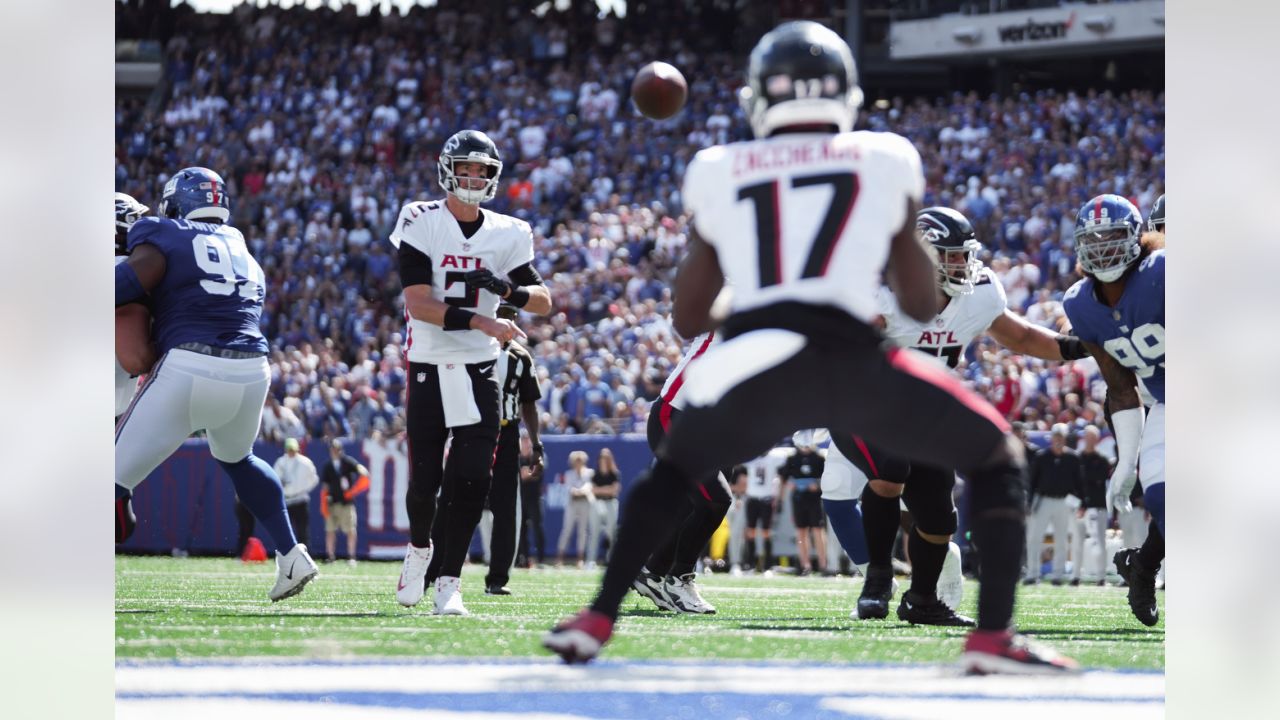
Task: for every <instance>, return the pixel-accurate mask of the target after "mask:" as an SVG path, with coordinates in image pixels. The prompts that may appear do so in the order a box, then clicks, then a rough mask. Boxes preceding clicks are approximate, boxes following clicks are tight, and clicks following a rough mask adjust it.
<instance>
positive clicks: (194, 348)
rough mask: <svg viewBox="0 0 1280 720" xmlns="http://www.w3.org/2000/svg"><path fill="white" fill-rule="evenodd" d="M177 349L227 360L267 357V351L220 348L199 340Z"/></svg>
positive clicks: (176, 348) (183, 344)
mask: <svg viewBox="0 0 1280 720" xmlns="http://www.w3.org/2000/svg"><path fill="white" fill-rule="evenodd" d="M174 349H175V350H187V351H189V352H193V353H199V354H201V355H208V356H210V357H216V358H226V359H227V360H251V359H253V358H260V357H266V356H267V354H266V353H265V352H250V351H247V350H230V349H228V348H218V347H214V346H212V345H206V344H204V343H198V342H188V343H182V344H181V345H179V346H177V347H175V348H174Z"/></svg>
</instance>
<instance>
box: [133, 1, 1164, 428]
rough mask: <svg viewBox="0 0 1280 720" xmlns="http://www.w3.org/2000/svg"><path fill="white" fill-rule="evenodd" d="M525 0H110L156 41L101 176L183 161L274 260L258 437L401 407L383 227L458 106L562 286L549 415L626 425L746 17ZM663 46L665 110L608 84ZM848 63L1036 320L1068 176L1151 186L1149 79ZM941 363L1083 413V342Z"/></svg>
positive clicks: (1067, 269)
mask: <svg viewBox="0 0 1280 720" xmlns="http://www.w3.org/2000/svg"><path fill="white" fill-rule="evenodd" d="M519 5H520V4H519V3H510V4H508V3H488V2H469V3H460V2H450V1H448V0H445V1H444V2H441V3H439V4H438V5H436V6H434V7H431V8H421V7H418V8H414V9H412V10H411V11H410V12H409V13H408V14H407V15H403V16H401V15H396V14H391V15H387V16H379V15H377V14H376V13H375V14H372V15H369V16H363V17H361V16H358V15H357V14H356V13H355V11H354V10H353V9H352V8H350V7H348V8H346V9H345V10H343V11H340V12H335V11H331V10H327V9H320V10H304V9H302V8H301V7H300V6H299V7H296V8H294V9H292V10H282V9H280V8H278V7H267V8H262V9H259V8H256V7H253V6H252V5H251V4H245V5H240V6H238V7H237V8H236V9H235V10H234V11H233V13H232V14H230V15H216V14H195V13H192V12H182V11H181V7H182V6H179V10H178V11H175V12H173V13H169V14H165V15H163V16H162V18H161V19H159V20H157V19H155V17H153V16H150V15H144V14H141V13H138V12H137V11H136V10H135V9H134V8H133V7H132V6H130V5H123V4H119V3H117V6H116V7H117V23H118V25H119V29H118V31H117V34H118V35H123V36H126V37H138V38H151V39H155V40H159V41H160V43H161V47H162V50H163V63H164V80H163V82H162V84H161V86H160V87H159V88H158V89H157V90H156V91H155V92H152V93H150V94H149V95H145V96H130V95H122V96H121V97H120V98H119V99H118V101H117V105H116V133H117V137H116V140H117V143H116V187H117V189H118V190H119V191H121V192H127V193H129V194H131V195H133V196H135V197H137V198H138V199H139V200H140V201H142V202H143V203H144V204H147V205H150V206H151V207H153V208H154V207H155V206H156V204H157V201H158V197H159V193H160V190H161V189H162V188H163V185H164V182H165V181H166V179H167V178H168V173H171V172H174V171H176V170H177V169H180V168H182V167H185V166H188V165H203V166H207V167H210V168H213V169H214V170H216V171H217V172H219V173H221V174H222V175H223V177H224V178H226V180H227V182H228V184H229V189H230V192H231V196H232V198H233V216H232V224H234V225H235V226H236V227H238V228H239V229H240V230H241V231H242V232H243V233H244V235H245V237H246V239H247V241H248V243H249V246H250V249H251V251H252V252H253V254H254V256H255V257H256V258H257V259H258V260H259V262H260V264H261V265H262V267H263V270H264V271H265V273H266V276H267V286H268V289H267V301H266V306H265V309H264V313H263V330H264V333H265V334H266V336H267V337H268V339H269V340H270V341H271V344H272V356H271V365H272V371H273V382H272V389H271V394H270V397H269V399H268V407H267V411H266V413H265V414H264V419H263V427H262V432H263V434H264V435H265V436H267V437H269V438H272V439H277V440H279V439H283V438H286V437H297V438H308V437H309V438H321V437H355V438H361V437H366V436H368V435H369V434H370V433H371V432H372V431H374V430H381V431H389V432H397V431H398V430H399V429H400V428H401V427H402V426H403V420H404V409H403V391H404V386H405V379H406V378H405V362H404V357H403V342H404V333H403V327H404V314H403V313H404V311H403V306H402V303H401V299H400V284H399V280H398V276H397V272H396V260H395V258H394V254H393V252H392V248H391V246H390V245H389V243H388V242H387V236H388V234H389V231H390V229H391V226H392V223H393V222H394V220H395V218H396V216H397V213H398V211H399V209H400V207H401V205H402V204H404V203H405V202H407V201H409V200H412V199H417V198H422V197H438V196H440V195H441V194H442V193H441V191H440V189H439V187H438V186H437V181H436V177H437V176H436V157H437V154H438V152H439V149H440V146H441V145H442V144H443V142H444V140H445V138H447V137H448V136H449V135H451V134H452V133H454V132H456V131H457V130H459V129H463V128H466V127H471V128H477V129H481V130H483V131H484V132H486V133H488V134H489V135H490V136H491V137H492V138H493V139H494V141H495V142H496V143H497V144H498V147H499V149H500V151H501V152H502V155H503V160H504V163H505V167H504V169H503V172H502V181H501V186H500V189H499V195H498V197H497V198H496V199H495V200H494V201H493V202H491V203H489V204H488V205H486V207H487V208H489V209H492V210H494V211H497V212H503V213H509V214H512V215H515V216H517V217H520V218H523V219H525V220H527V221H528V222H529V223H530V224H531V225H532V227H533V228H534V235H535V251H536V266H537V268H538V270H539V271H540V272H541V273H542V275H543V276H544V277H545V278H546V279H547V280H548V285H549V286H550V287H551V291H552V296H553V299H554V302H555V306H556V313H555V314H554V315H553V316H551V317H549V318H545V319H542V318H538V319H535V318H533V317H530V316H523V317H522V325H523V326H524V327H525V329H526V330H527V332H528V334H529V340H528V344H529V346H530V349H531V350H532V352H533V354H534V357H535V360H536V362H537V365H538V376H539V381H540V383H541V385H542V400H541V406H542V410H543V420H544V422H543V433H550V434H556V433H627V432H643V424H644V419H645V417H646V414H647V409H648V405H649V403H650V402H651V401H652V400H653V399H654V398H655V397H656V396H657V394H658V392H659V391H660V389H661V387H662V384H663V381H664V380H665V379H666V376H667V375H668V373H669V372H670V371H671V369H672V368H673V367H674V366H675V364H676V362H677V361H678V359H679V357H680V355H681V352H682V341H681V339H680V338H679V337H678V336H676V335H675V333H674V332H673V330H672V329H671V326H670V324H669V322H668V319H667V318H668V314H669V310H670V292H669V290H668V287H669V281H670V279H671V277H672V274H673V272H674V270H675V266H676V263H677V260H678V258H679V257H680V256H681V252H682V248H683V246H684V243H685V238H686V231H687V227H688V222H687V217H686V216H685V215H684V214H683V211H682V207H681V198H680V179H681V178H682V176H683V170H684V168H685V166H686V164H687V163H688V161H689V160H690V158H691V157H692V155H693V153H695V152H696V151H697V150H698V149H700V148H702V147H706V146H709V145H712V144H716V143H723V142H730V141H734V140H739V139H745V138H747V137H748V136H749V129H748V127H747V125H746V120H745V117H744V116H743V115H742V113H741V112H740V110H739V109H738V107H737V103H736V100H735V93H736V91H737V88H738V87H739V86H740V85H741V83H742V77H741V69H740V66H741V58H740V57H739V55H740V53H738V52H731V51H728V50H726V49H725V48H738V47H740V46H741V44H742V43H741V37H743V36H747V35H749V34H750V32H749V26H750V23H751V22H752V18H751V16H750V13H745V14H744V13H737V14H730V15H725V16H723V17H721V16H717V15H716V13H719V12H721V11H719V10H716V9H715V8H716V7H718V6H719V5H720V4H717V3H707V4H705V5H707V6H708V7H706V8H703V9H700V10H696V11H693V10H680V9H679V8H681V7H684V6H682V5H677V8H676V10H675V13H676V14H675V15H670V14H665V15H663V16H661V17H658V16H655V15H653V14H649V13H645V12H643V11H642V6H640V7H638V8H637V11H636V12H633V13H630V14H629V15H628V16H627V17H626V18H625V19H622V18H618V17H615V16H613V15H611V14H610V15H605V16H604V17H603V18H602V17H599V15H598V13H596V12H582V11H581V10H580V8H581V7H582V6H581V5H578V4H575V5H574V6H573V8H571V9H570V10H567V11H563V12H560V11H557V10H555V9H554V7H553V8H551V9H550V10H548V11H547V12H545V14H543V15H542V16H541V17H539V16H536V15H534V14H532V13H529V12H524V11H521V10H520V9H519ZM681 13H684V14H683V15H682V14H681ZM706 28H716V29H717V30H716V31H714V32H710V33H709V32H707V31H706ZM717 32H719V33H720V34H719V35H717V34H716V33H717ZM656 58H661V59H666V60H668V61H669V62H671V63H672V64H674V65H676V66H677V67H679V68H681V69H682V70H683V71H684V73H685V75H686V77H687V78H688V80H689V83H690V88H689V101H688V104H687V106H686V107H685V109H684V111H683V112H681V113H680V114H679V115H677V116H676V117H675V118H673V119H671V120H668V121H664V122H654V121H651V120H648V119H646V118H643V117H641V116H639V115H638V114H636V113H635V111H634V110H633V108H632V107H631V104H630V101H629V99H628V95H629V87H630V83H631V79H632V76H633V74H634V72H635V70H636V69H637V68H638V67H639V66H640V65H642V64H644V63H645V62H648V61H650V60H652V59H656ZM865 89H866V91H867V95H868V99H867V104H866V106H865V107H864V108H863V110H862V112H861V114H860V117H859V123H858V124H859V127H860V128H866V129H871V130H891V131H894V132H898V133H901V134H903V135H906V136H907V137H908V138H910V139H911V140H912V141H913V142H914V143H915V144H916V147H917V148H919V149H920V152H921V155H922V158H923V161H924V168H925V172H926V176H927V181H928V182H927V188H928V190H927V194H926V197H925V204H926V205H932V204H941V205H949V206H951V207H955V208H956V209H958V210H960V211H961V212H964V213H965V214H966V215H968V216H969V218H970V219H971V220H972V221H973V223H974V225H975V227H976V228H977V230H978V234H979V239H980V240H981V241H982V242H983V243H984V244H985V246H986V248H987V253H986V256H985V257H984V260H985V262H986V263H987V264H988V265H989V266H990V267H992V268H993V269H994V270H995V271H996V273H997V274H998V275H999V276H1000V278H1001V280H1002V281H1003V283H1004V286H1005V289H1006V291H1007V293H1008V298H1009V307H1010V308H1011V309H1013V310H1014V311H1015V312H1018V313H1021V314H1024V315H1025V316H1026V317H1028V318H1029V319H1030V320H1031V321H1033V322H1035V323H1037V324H1040V325H1044V326H1046V327H1053V328H1058V329H1061V328H1062V327H1063V326H1064V322H1065V321H1064V316H1063V313H1062V306H1061V302H1060V300H1061V297H1062V293H1063V291H1064V290H1066V288H1067V287H1069V286H1070V284H1071V283H1072V282H1073V280H1074V266H1075V257H1074V254H1073V252H1072V242H1071V228H1072V227H1073V223H1074V217H1075V212H1076V210H1077V209H1078V208H1079V206H1080V205H1081V203H1083V202H1084V201H1085V200H1087V199H1088V198H1090V197H1092V196H1093V195H1096V194H1099V193H1103V192H1115V193H1118V194H1121V195H1125V196H1127V197H1128V198H1130V199H1131V200H1132V201H1133V202H1134V203H1135V204H1136V205H1137V206H1138V207H1139V208H1140V209H1142V210H1143V211H1144V212H1145V211H1146V210H1147V209H1149V208H1150V206H1151V203H1152V201H1154V199H1155V198H1156V197H1157V196H1158V195H1160V194H1161V193H1163V192H1164V186H1163V185H1164V96H1163V93H1156V92H1151V91H1123V92H1115V93H1113V92H1106V91H1104V92H1095V91H1083V92H1079V93H1077V92H1053V91H1043V90H1042V91H1034V92H1023V93H1017V94H1014V95H1008V96H995V95H991V96H979V95H978V94H975V93H959V92H957V93H954V94H950V95H945V96H940V97H928V98H907V97H880V96H878V95H877V93H876V89H875V88H874V87H867V88H865ZM961 370H962V372H963V373H964V375H965V377H966V378H967V380H968V381H969V382H970V383H972V384H973V386H974V387H976V388H977V389H978V390H979V391H981V392H982V393H984V394H985V395H986V396H987V397H988V398H989V399H991V401H992V402H993V403H994V404H995V405H996V406H997V408H998V409H999V410H1000V411H1001V412H1002V413H1004V414H1005V415H1006V416H1008V417H1009V418H1011V419H1016V420H1022V421H1024V422H1025V423H1026V427H1027V428H1028V429H1029V430H1047V429H1048V428H1049V427H1050V426H1051V425H1052V424H1054V423H1056V422H1064V423H1067V424H1069V425H1074V426H1075V428H1073V429H1079V428H1081V427H1082V426H1083V425H1085V424H1088V423H1092V422H1095V421H1097V422H1099V423H1100V419H1101V416H1102V408H1101V404H1100V403H1101V401H1102V398H1103V385H1102V382H1101V379H1100V377H1099V376H1098V373H1097V367H1096V364H1095V363H1093V362H1092V361H1091V360H1087V361H1079V362H1074V363H1068V364H1057V363H1044V362H1041V361H1038V360H1032V359H1027V358H1023V357H1020V356H1016V355H1012V354H1010V353H1008V352H1007V351H1004V350H1002V349H1000V348H999V347H998V346H996V345H995V344H994V343H993V342H991V341H989V340H984V341H982V342H979V343H977V344H975V345H974V346H973V347H972V348H970V351H969V353H968V354H967V356H966V358H965V360H964V364H963V365H962V368H961Z"/></svg>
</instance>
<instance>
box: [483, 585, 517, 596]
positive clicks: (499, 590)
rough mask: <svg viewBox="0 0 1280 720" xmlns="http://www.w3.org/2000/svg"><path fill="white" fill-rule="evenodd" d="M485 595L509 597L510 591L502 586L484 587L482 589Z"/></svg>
mask: <svg viewBox="0 0 1280 720" xmlns="http://www.w3.org/2000/svg"><path fill="white" fill-rule="evenodd" d="M484 594H485V595H510V594H511V591H510V590H508V589H507V588H506V586H504V585H486V586H485V588H484Z"/></svg>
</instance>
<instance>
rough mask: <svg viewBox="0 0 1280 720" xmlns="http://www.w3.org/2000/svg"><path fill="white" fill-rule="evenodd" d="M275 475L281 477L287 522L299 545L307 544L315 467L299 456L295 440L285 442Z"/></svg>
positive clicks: (305, 457) (290, 439)
mask: <svg viewBox="0 0 1280 720" xmlns="http://www.w3.org/2000/svg"><path fill="white" fill-rule="evenodd" d="M275 471H276V475H279V476H280V485H281V486H283V487H284V507H285V510H286V511H287V512H288V513H289V522H290V523H292V524H293V532H294V534H295V535H297V536H298V537H299V538H302V539H301V540H299V541H298V542H300V543H304V544H309V543H310V542H311V535H310V533H309V532H308V531H309V530H310V525H311V491H312V490H315V489H316V486H317V485H319V484H320V476H319V475H318V474H317V473H316V465H315V463H313V462H311V458H309V457H307V456H306V455H303V454H302V453H300V452H298V439H297V438H288V439H286V440H285V441H284V455H281V456H280V459H278V460H276V464H275Z"/></svg>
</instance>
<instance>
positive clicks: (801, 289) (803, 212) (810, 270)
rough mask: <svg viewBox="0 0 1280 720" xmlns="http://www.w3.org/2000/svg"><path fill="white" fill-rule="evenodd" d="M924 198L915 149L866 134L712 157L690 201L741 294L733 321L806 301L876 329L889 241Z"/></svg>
mask: <svg viewBox="0 0 1280 720" xmlns="http://www.w3.org/2000/svg"><path fill="white" fill-rule="evenodd" d="M923 193H924V174H923V172H922V171H921V169H920V155H919V153H917V152H916V149H915V147H913V146H912V145H911V142H910V141H908V140H907V139H906V138H904V137H902V136H900V135H895V134H893V133H873V132H865V131H859V132H848V133H840V134H835V135H832V134H825V133H821V134H820V133H813V134H796V135H781V136H778V137H773V138H766V139H763V140H751V141H748V142H740V143H733V144H730V145H718V146H716V147H711V148H707V149H705V150H702V151H701V152H699V153H698V154H697V155H696V156H695V157H694V159H693V161H692V162H690V163H689V167H688V169H687V170H686V171H685V176H684V188H683V191H682V198H683V200H684V206H685V209H686V210H688V211H689V212H691V213H692V214H693V222H694V225H695V227H696V229H697V231H698V235H699V236H701V237H702V239H703V240H705V241H706V242H707V243H708V244H710V245H711V246H712V247H714V248H715V249H716V252H717V254H718V255H719V259H720V268H721V269H722V270H723V271H724V274H725V276H726V278H728V282H729V284H731V285H732V286H733V289H734V293H733V304H732V312H740V311H743V310H750V309H752V308H757V307H762V306H766V305H771V304H774V303H777V302H783V301H799V302H805V303H812V304H815V305H834V306H836V307H839V308H841V309H843V310H845V311H846V312H848V313H849V314H851V315H853V316H854V317H856V318H858V319H860V320H862V321H864V322H869V321H870V320H871V318H872V317H873V316H874V315H875V314H876V291H877V289H878V288H879V287H880V275H881V271H882V270H883V269H884V265H885V261H886V260H887V259H888V256H889V241H890V239H891V238H892V237H893V236H894V234H896V233H897V232H898V231H899V230H900V229H901V228H902V226H903V225H904V224H905V223H906V222H907V220H908V218H907V201H908V199H909V198H911V199H915V200H919V199H920V198H921V196H922V195H923Z"/></svg>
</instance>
